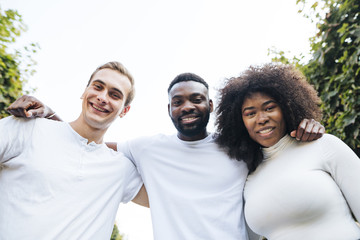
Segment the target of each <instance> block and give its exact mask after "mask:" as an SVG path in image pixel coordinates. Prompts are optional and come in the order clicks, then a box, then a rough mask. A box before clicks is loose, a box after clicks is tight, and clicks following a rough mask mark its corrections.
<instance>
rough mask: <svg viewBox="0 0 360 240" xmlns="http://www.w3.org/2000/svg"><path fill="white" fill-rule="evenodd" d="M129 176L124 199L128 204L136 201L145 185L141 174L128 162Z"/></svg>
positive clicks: (127, 176)
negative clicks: (135, 198) (133, 200)
mask: <svg viewBox="0 0 360 240" xmlns="http://www.w3.org/2000/svg"><path fill="white" fill-rule="evenodd" d="M126 160H127V159H126ZM127 162H128V163H127V164H128V167H127V171H126V172H127V175H126V178H125V179H126V182H125V188H124V197H123V202H124V203H127V202H129V201H131V200H132V199H134V197H136V195H137V194H138V192H139V191H140V188H141V187H142V185H143V181H142V179H141V177H140V174H139V172H138V171H137V169H136V167H135V165H134V164H133V163H132V162H130V161H128V160H127Z"/></svg>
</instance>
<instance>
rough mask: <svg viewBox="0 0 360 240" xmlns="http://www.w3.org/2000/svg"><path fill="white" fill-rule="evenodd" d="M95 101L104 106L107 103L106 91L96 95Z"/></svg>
mask: <svg viewBox="0 0 360 240" xmlns="http://www.w3.org/2000/svg"><path fill="white" fill-rule="evenodd" d="M97 100H98V101H99V102H100V103H102V104H106V103H107V102H108V98H107V91H100V92H99V93H98V95H97Z"/></svg>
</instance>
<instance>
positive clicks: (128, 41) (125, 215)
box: [0, 0, 316, 240]
mask: <svg viewBox="0 0 360 240" xmlns="http://www.w3.org/2000/svg"><path fill="white" fill-rule="evenodd" d="M295 2H296V1H295V0H292V1H289V0H272V1H269V0H248V1H243V0H152V1H148V0H101V1H100V0H62V1H54V0H31V1H29V0H0V6H1V9H2V10H5V9H15V10H17V11H18V12H19V13H20V14H21V15H22V16H23V20H24V22H25V24H26V25H27V27H28V30H27V31H26V32H25V33H23V34H22V35H21V37H19V38H18V41H17V43H16V44H15V45H14V47H15V48H21V47H22V46H26V45H29V44H30V43H37V44H38V45H39V46H40V49H39V50H38V52H37V53H36V54H34V55H33V59H34V60H35V61H36V62H37V65H36V66H35V70H36V73H35V74H34V75H33V76H31V77H30V78H29V82H28V84H27V88H36V91H35V92H33V93H32V95H34V96H36V97H37V98H39V99H40V100H41V101H42V102H44V103H46V104H47V105H48V106H50V107H51V108H52V109H53V110H55V111H56V112H57V114H58V115H59V116H61V118H62V119H63V120H64V121H72V120H75V119H76V118H77V117H78V115H79V113H80V111H81V100H80V96H81V94H82V92H83V90H84V89H85V86H86V83H87V81H88V79H89V77H90V75H91V73H92V72H93V71H94V70H95V69H96V67H98V66H99V65H102V64H104V63H106V62H108V61H119V62H121V63H123V64H124V65H125V66H126V67H127V68H128V69H129V71H130V72H131V74H132V75H133V76H134V78H135V88H136V95H135V99H134V101H133V103H132V104H131V109H130V111H129V113H128V114H127V115H126V116H125V117H124V118H122V119H119V120H116V121H115V122H114V123H113V125H112V126H111V127H110V129H109V130H108V132H107V134H106V136H105V140H106V141H125V140H127V139H131V138H136V137H139V136H144V135H153V134H156V133H165V134H172V133H175V128H174V127H173V125H172V122H171V120H170V118H169V116H168V112H167V103H168V98H167V87H168V84H169V83H170V81H171V80H172V79H174V78H175V76H176V75H178V74H180V73H184V72H193V73H195V74H197V75H199V76H201V77H203V78H204V79H205V80H206V81H207V82H208V83H209V85H210V96H211V98H213V99H214V100H215V106H216V92H217V89H219V88H220V87H221V84H222V83H223V81H224V79H226V78H229V77H234V76H237V75H239V74H240V73H241V72H242V71H244V70H245V69H246V68H248V67H249V66H250V65H259V64H263V63H267V62H270V61H271V56H268V49H270V48H276V49H279V50H283V51H285V52H290V54H292V55H299V54H304V55H307V54H308V52H309V49H310V48H309V45H310V44H309V40H308V39H309V38H310V37H311V36H313V35H314V34H315V31H316V28H315V24H314V23H311V22H310V21H309V20H308V19H306V18H304V17H302V15H301V14H299V13H298V12H297V11H298V9H299V7H298V6H296V4H295ZM214 117H215V116H214V115H212V117H211V120H210V123H209V128H208V129H209V130H210V131H214V127H213V122H214ZM116 222H117V224H118V226H119V230H120V232H121V233H122V234H124V235H125V237H126V239H127V240H152V239H153V238H152V230H151V217H150V211H149V209H146V208H143V207H140V206H137V205H135V204H133V203H129V204H125V205H121V206H120V207H119V211H118V214H117V218H116Z"/></svg>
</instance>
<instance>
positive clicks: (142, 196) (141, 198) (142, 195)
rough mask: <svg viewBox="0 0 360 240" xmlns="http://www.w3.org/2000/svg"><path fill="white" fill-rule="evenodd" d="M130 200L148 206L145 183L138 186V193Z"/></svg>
mask: <svg viewBox="0 0 360 240" xmlns="http://www.w3.org/2000/svg"><path fill="white" fill-rule="evenodd" d="M132 202H134V203H136V204H138V205H141V206H143V207H150V204H149V197H148V194H147V191H146V188H145V185H142V187H141V188H140V190H139V192H138V194H137V195H136V196H135V197H134V199H133V200H132Z"/></svg>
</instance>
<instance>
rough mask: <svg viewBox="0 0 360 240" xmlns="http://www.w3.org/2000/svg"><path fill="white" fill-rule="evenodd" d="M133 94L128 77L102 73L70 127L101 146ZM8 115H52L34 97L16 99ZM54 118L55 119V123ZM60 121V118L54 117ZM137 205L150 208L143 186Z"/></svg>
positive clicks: (107, 71) (87, 91) (88, 89)
mask: <svg viewBox="0 0 360 240" xmlns="http://www.w3.org/2000/svg"><path fill="white" fill-rule="evenodd" d="M130 90H131V83H130V80H129V79H128V77H126V76H125V75H123V74H121V73H120V72H118V71H115V70H112V69H107V68H105V69H101V70H99V71H98V72H97V73H96V74H94V76H93V77H92V79H91V80H90V83H89V85H88V86H87V87H86V88H85V90H84V93H83V94H82V96H81V99H82V111H81V114H80V116H79V117H78V118H77V119H76V120H75V121H73V122H70V126H71V127H72V128H73V129H74V130H75V131H76V132H77V133H78V134H79V135H81V136H82V137H84V138H86V139H88V142H95V143H98V144H99V143H102V142H103V137H104V134H105V133H106V131H107V129H108V128H109V127H110V125H111V123H112V122H113V121H114V120H115V119H116V118H117V117H120V118H122V117H124V116H125V115H126V113H127V112H128V111H129V110H130V105H128V106H125V102H126V99H127V96H128V95H129V92H130ZM8 111H9V112H10V113H11V114H13V115H15V116H18V117H27V118H35V117H46V116H50V115H52V113H53V111H52V110H51V109H50V108H49V107H47V106H45V105H44V104H43V103H41V102H40V101H39V100H37V99H36V98H34V97H32V96H26V95H24V96H22V97H21V98H19V99H17V100H16V101H15V102H14V103H13V104H11V106H10V107H9V109H8ZM54 118H55V119H54ZM52 119H54V120H61V119H60V118H59V117H57V116H55V117H52ZM132 201H133V202H134V203H137V204H139V205H142V206H145V207H149V201H148V195H147V192H146V189H145V187H144V185H143V186H142V187H141V189H140V191H139V192H138V194H137V195H136V197H135V198H134V199H133V200H132Z"/></svg>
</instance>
